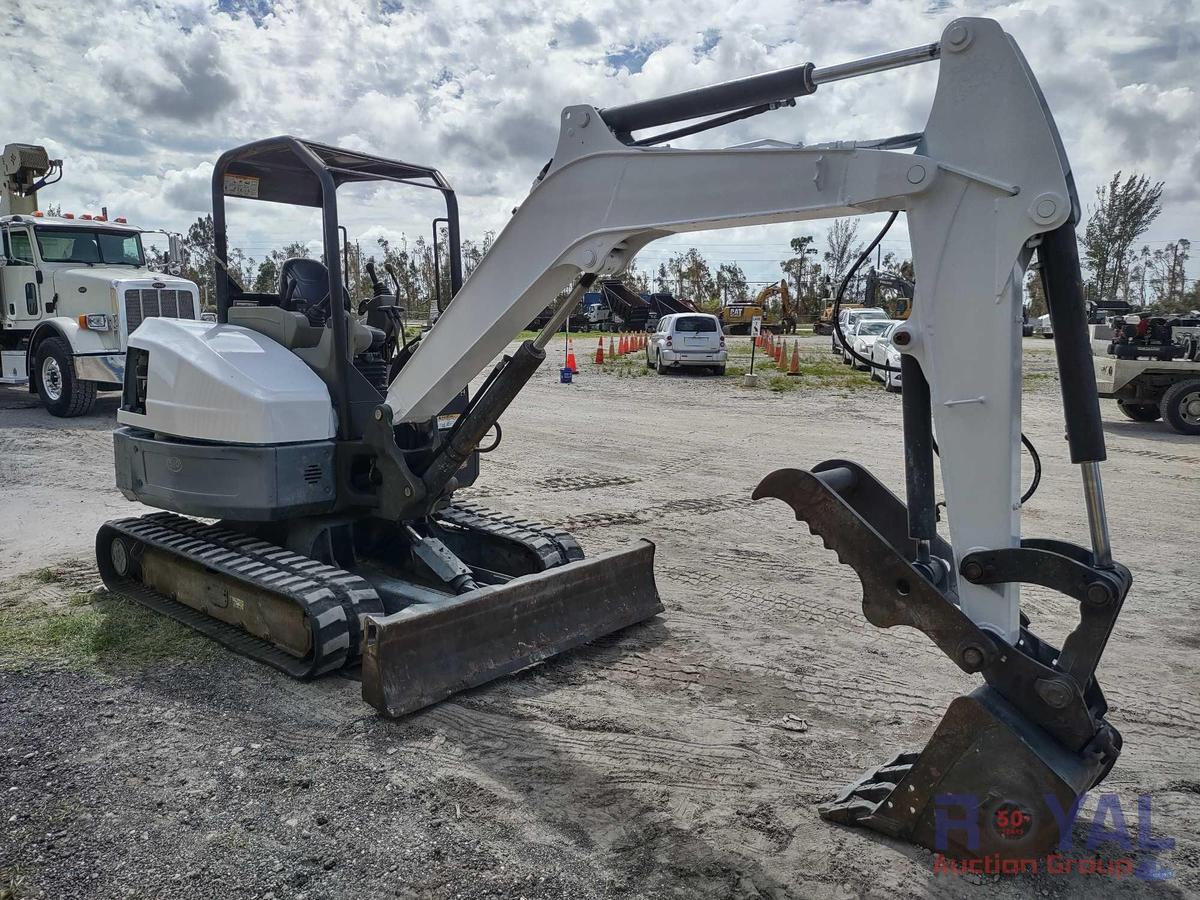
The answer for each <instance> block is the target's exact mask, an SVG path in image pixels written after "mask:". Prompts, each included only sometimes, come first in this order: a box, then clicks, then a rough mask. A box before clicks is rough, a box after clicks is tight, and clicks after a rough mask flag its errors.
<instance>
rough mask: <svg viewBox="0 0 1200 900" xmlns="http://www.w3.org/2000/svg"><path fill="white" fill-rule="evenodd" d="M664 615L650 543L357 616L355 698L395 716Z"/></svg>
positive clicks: (638, 543)
mask: <svg viewBox="0 0 1200 900" xmlns="http://www.w3.org/2000/svg"><path fill="white" fill-rule="evenodd" d="M662 611H663V605H662V603H661V601H660V600H659V597H658V589H657V587H656V586H655V583H654V545H653V544H652V543H650V542H649V541H638V542H637V543H636V544H635V545H633V546H632V547H629V548H627V549H624V550H617V551H613V552H611V553H605V554H602V555H600V556H597V557H595V558H592V559H585V560H579V561H578V562H572V563H568V564H567V565H564V566H559V567H556V568H552V569H547V570H546V571H544V572H538V573H536V574H533V575H524V576H522V577H520V578H514V579H513V580H512V581H509V582H507V583H505V584H502V585H489V586H487V587H482V588H479V589H478V590H474V591H470V592H469V593H465V594H460V595H459V596H457V597H450V598H447V599H446V600H445V601H435V602H431V603H419V604H414V605H412V606H409V607H407V608H405V609H403V610H401V611H400V612H397V613H394V614H392V615H388V616H369V617H367V619H366V626H365V639H364V646H363V660H362V691H363V699H365V700H366V701H367V702H368V703H370V704H371V705H372V706H373V707H375V708H376V709H377V710H379V711H380V712H382V713H384V714H385V715H389V716H403V715H407V714H408V713H411V712H414V711H416V710H418V709H421V708H422V707H425V706H429V705H430V704H431V703H437V702H438V701H439V700H444V699H445V698H447V697H449V696H450V695H452V694H455V693H457V692H458V691H463V690H466V689H468V688H472V687H476V686H478V685H481V684H484V683H485V682H488V681H491V680H493V679H495V678H500V677H502V676H504V675H509V674H511V673H513V672H517V671H519V670H521V669H524V668H526V667H528V666H531V665H534V664H535V663H538V662H541V661H542V660H544V659H548V658H549V657H551V656H554V655H555V654H558V653H562V652H563V651H565V650H570V649H571V648H573V647H579V646H581V645H583V644H586V643H588V642H590V641H594V640H596V639H597V638H599V637H603V636H604V635H606V634H611V633H612V632H614V631H619V630H621V629H622V628H626V627H628V626H630V625H633V624H635V623H637V622H641V621H643V620H645V619H649V618H651V617H652V616H655V615H657V614H658V613H660V612H662Z"/></svg>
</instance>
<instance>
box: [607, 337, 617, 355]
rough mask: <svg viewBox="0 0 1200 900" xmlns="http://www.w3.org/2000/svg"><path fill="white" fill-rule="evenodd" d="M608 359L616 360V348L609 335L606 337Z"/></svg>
mask: <svg viewBox="0 0 1200 900" xmlns="http://www.w3.org/2000/svg"><path fill="white" fill-rule="evenodd" d="M608 358H609V359H616V358H617V348H616V345H615V344H614V343H613V339H612V335H611V334H610V335H609V336H608Z"/></svg>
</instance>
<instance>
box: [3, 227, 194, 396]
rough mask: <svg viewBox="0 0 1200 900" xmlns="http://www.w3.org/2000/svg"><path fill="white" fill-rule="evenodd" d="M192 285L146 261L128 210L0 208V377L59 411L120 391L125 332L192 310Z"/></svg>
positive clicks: (184, 316) (190, 316)
mask: <svg viewBox="0 0 1200 900" xmlns="http://www.w3.org/2000/svg"><path fill="white" fill-rule="evenodd" d="M198 294H199V291H198V289H197V287H196V285H195V284H193V283H192V282H190V281H187V280H186V279H183V278H178V277H176V276H173V275H169V274H166V273H163V272H157V271H154V270H152V269H151V268H150V267H149V266H148V265H147V263H146V257H145V251H144V248H143V246H142V230H141V229H139V228H136V227H134V226H132V225H129V224H128V223H127V222H126V221H125V220H124V219H122V218H117V219H114V220H112V221H109V220H108V219H107V218H106V217H104V216H80V217H79V218H76V217H74V216H73V215H71V214H69V213H67V214H64V215H61V216H51V215H47V214H45V213H43V212H41V211H33V212H31V213H26V214H16V215H0V365H2V369H3V371H2V373H0V383H4V384H28V386H29V391H30V393H37V394H38V395H39V397H40V398H41V400H42V403H43V404H45V406H46V408H47V409H48V410H49V411H50V412H51V413H52V414H54V415H57V416H77V415H83V414H85V413H86V412H88V411H89V410H90V409H91V407H92V404H93V403H94V402H95V398H96V392H97V391H104V390H120V389H121V386H122V384H123V381H124V373H125V346H126V343H127V341H128V338H129V335H130V334H131V333H132V332H133V331H134V330H135V329H136V328H137V326H138V325H140V324H141V323H142V321H143V320H144V319H147V318H150V317H152V316H167V317H169V318H180V319H197V318H199V316H200V304H199V297H198Z"/></svg>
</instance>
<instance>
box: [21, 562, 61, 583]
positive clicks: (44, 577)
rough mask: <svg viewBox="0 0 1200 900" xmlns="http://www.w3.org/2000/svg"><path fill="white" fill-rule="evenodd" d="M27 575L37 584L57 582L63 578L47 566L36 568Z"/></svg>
mask: <svg viewBox="0 0 1200 900" xmlns="http://www.w3.org/2000/svg"><path fill="white" fill-rule="evenodd" d="M29 577H30V578H32V579H33V580H34V581H36V582H37V583H38V584H58V583H59V582H60V581H63V580H64V579H63V577H62V575H60V574H59V573H58V572H55V571H54V570H53V569H51V568H50V567H49V566H47V567H46V568H44V569H38V570H37V571H36V572H34V573H33V574H32V575H30V576H29Z"/></svg>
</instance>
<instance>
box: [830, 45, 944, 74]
mask: <svg viewBox="0 0 1200 900" xmlns="http://www.w3.org/2000/svg"><path fill="white" fill-rule="evenodd" d="M941 55H942V45H941V44H938V43H934V44H923V45H922V46H920V47H909V48H908V49H907V50H893V51H892V52H891V53H880V54H879V55H878V56H868V57H866V58H864V59H855V60H851V61H850V62H844V63H838V64H837V65H836V66H822V67H820V68H816V69H813V70H812V80H813V83H814V84H827V83H829V82H830V81H843V80H845V79H847V78H857V77H858V76H859V75H870V74H871V73H873V72H886V71H887V70H888V69H901V68H903V67H905V66H914V65H916V64H917V63H923V62H931V61H932V60H935V59H938V58H939V57H940V56H941Z"/></svg>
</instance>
